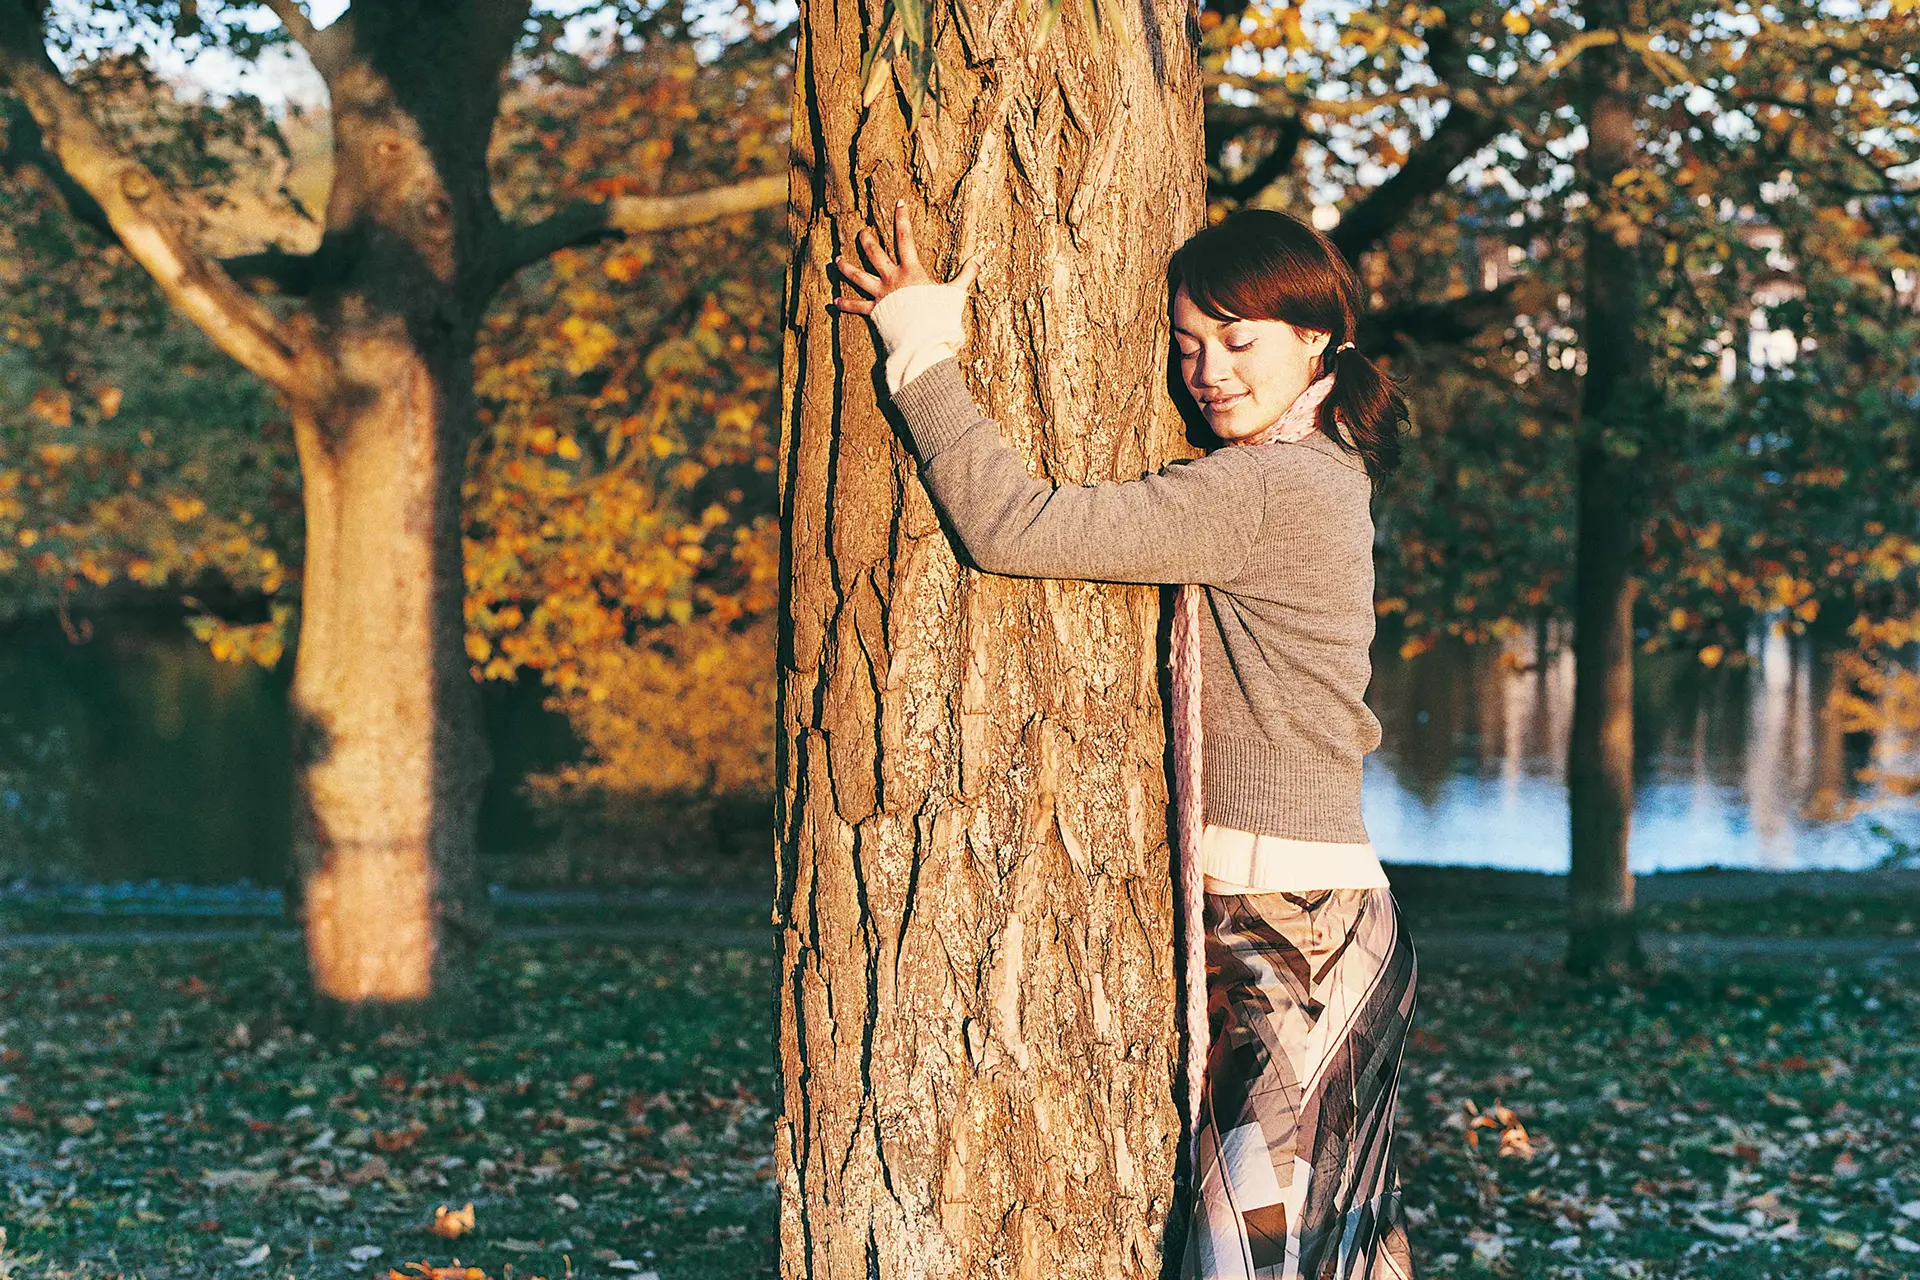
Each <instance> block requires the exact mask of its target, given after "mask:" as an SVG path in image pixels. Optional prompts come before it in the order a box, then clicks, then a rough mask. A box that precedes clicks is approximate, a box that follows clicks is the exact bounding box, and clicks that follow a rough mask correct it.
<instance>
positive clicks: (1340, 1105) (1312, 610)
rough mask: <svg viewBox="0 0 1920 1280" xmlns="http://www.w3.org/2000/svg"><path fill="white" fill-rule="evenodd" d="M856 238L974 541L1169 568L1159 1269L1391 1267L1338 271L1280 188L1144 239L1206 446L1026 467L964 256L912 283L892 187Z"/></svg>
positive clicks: (1353, 403)
mask: <svg viewBox="0 0 1920 1280" xmlns="http://www.w3.org/2000/svg"><path fill="white" fill-rule="evenodd" d="M859 242H860V247H861V249H862V251H863V252H864V253H865V254H866V256H867V258H868V261H869V262H870V263H871V265H872V267H873V270H872V271H868V270H866V269H864V268H863V267H862V266H861V265H860V264H858V263H855V262H852V261H850V260H848V259H846V258H841V259H839V260H837V262H836V265H837V266H838V267H839V269H840V271H841V273H842V274H843V275H844V277H845V278H846V280H847V281H848V283H850V284H851V285H852V286H854V288H856V289H858V290H859V291H860V292H861V293H862V294H864V295H866V296H865V297H859V296H852V295H849V296H844V297H842V298H840V299H838V300H837V301H836V303H835V304H834V305H836V306H837V307H838V308H839V309H840V310H841V311H844V312H848V313H851V314H855V315H866V316H870V317H871V318H872V320H873V322H874V324H875V326H876V327H877V328H878V329H879V332H880V336H881V339H882V341H883V342H884V344H885V347H886V352H887V359H886V365H887V368H886V375H887V388H888V390H889V392H890V393H891V394H892V396H893V399H894V403H895V404H896V405H897V406H898V408H899V410H900V412H901V414H902V416H903V417H904V418H905V420H906V424H907V429H908V432H909V434H910V435H911V436H912V440H913V446H914V449H915V452H916V453H917V454H918V455H919V458H920V462H921V472H922V475H923V477H924V478H925V481H926V484H927V488H928V490H929V492H930V493H931V494H932V495H933V498H934V501H935V502H936V503H938V504H939V506H940V507H941V509H942V510H943V511H944V512H945V513H946V515H947V517H948V520H949V522H950V523H951V525H952V527H953V528H954V530H955V531H956V533H957V535H958V537H959V539H960V541H961V542H962V544H964V546H965V549H966V551H967V554H968V555H969V556H970V557H971V559H972V560H973V562H974V563H975V564H976V565H977V566H979V568H981V569H982V570H984V571H986V572H988V573H1004V574H1014V575H1019V576H1025V577H1049V578H1080V579H1087V580H1093V581H1105V582H1152V583H1177V584H1180V585H1181V591H1180V595H1179V600H1178V606H1177V608H1178V612H1177V614H1176V617H1175V622H1174V628H1173V636H1174V643H1173V666H1174V681H1173V685H1174V703H1175V705H1174V715H1173V723H1174V739H1175V742H1174V753H1175V758H1176V760H1177V762H1178V772H1179V774H1180V777H1179V779H1178V782H1179V786H1178V787H1177V793H1178V796H1179V806H1178V808H1179V814H1180V845H1181V865H1182V878H1183V881H1184V882H1185V884H1186V887H1187V892H1186V893H1185V895H1184V899H1185V908H1186V911H1185V914H1186V919H1187V939H1188V947H1187V954H1188V956H1190V957H1191V956H1193V955H1196V954H1204V955H1205V957H1206V969H1205V975H1204V982H1205V987H1204V994H1200V995H1198V998H1196V991H1195V988H1196V986H1197V985H1198V981H1197V980H1198V978H1199V975H1198V973H1197V971H1196V970H1195V967H1194V966H1192V965H1191V964H1190V965H1189V979H1188V1008H1189V1011H1190V1016H1189V1045H1190V1051H1189V1065H1188V1077H1189V1081H1190V1083H1193V1084H1197V1083H1198V1082H1199V1081H1201V1080H1204V1093H1203V1094H1202V1095H1201V1096H1200V1097H1199V1098H1198V1100H1197V1104H1196V1105H1194V1106H1192V1107H1190V1115H1189V1119H1190V1122H1191V1124H1192V1127H1193V1135H1194V1144H1195V1145H1194V1148H1193V1152H1194V1168H1195V1171H1196V1177H1195V1189H1196V1190H1195V1194H1196V1200H1195V1203H1194V1206H1193V1208H1194V1212H1193V1215H1192V1219H1191V1221H1192V1227H1191V1229H1190V1231H1189V1233H1188V1238H1187V1245H1186V1254H1185V1258H1184V1265H1183V1274H1184V1275H1185V1276H1188V1277H1194V1278H1196V1280H1198V1278H1200V1277H1252V1276H1256V1275H1258V1276H1272V1277H1278V1278H1280V1280H1289V1278H1291V1277H1296V1276H1297V1277H1302V1278H1303V1280H1320V1277H1322V1276H1323V1275H1332V1276H1340V1277H1343V1278H1345V1277H1406V1276H1411V1275H1412V1274H1413V1268H1412V1263H1411V1260H1410V1258H1409V1256H1408V1250H1407V1240H1406V1229H1405V1226H1404V1213H1403V1210H1402V1205H1401V1200H1400V1185H1399V1170H1398V1165H1397V1162H1396V1159H1395V1155H1394V1151H1393V1146H1392V1141H1391V1139H1392V1130H1393V1116H1394V1108H1395V1103H1396V1101H1397V1086H1398V1080H1399V1070H1400V1058H1401V1053H1402V1050H1403V1047H1404V1045H1405V1041H1406V1035H1407V1028H1408V1024H1409V1021H1410V1020H1411V1018H1412V1016H1413V1008H1414V981H1415V964H1414V954H1413V947H1412V944H1411V943H1410V941H1409V940H1408V938H1407V936H1406V933H1405V931H1404V930H1403V929H1402V927H1401V923H1400V915H1399V909H1398V907H1397V906H1396V905H1395V903H1394V900H1393V894H1392V892H1391V891H1390V890H1389V888H1388V885H1387V878H1386V876H1385V875H1384V874H1383V873H1382V871H1381V868H1380V862H1379V859H1378V858H1377V857H1376V856H1375V855H1374V851H1373V847H1372V845H1371V844H1370V843H1369V842H1368V839H1367V832H1366V827H1365V826H1364V824H1363V823H1362V822H1361V818H1360V774H1361V759H1362V757H1363V756H1365V755H1366V753H1367V752H1369V751H1371V750H1373V749H1374V748H1375V747H1376V746H1378V745H1379V741H1380V726H1379V722H1378V721H1377V720H1375V719H1374V717H1373V715H1372V713H1371V712H1370V711H1369V710H1368V709H1367V707H1366V705H1365V703H1364V702H1363V701H1362V697H1363V695H1364V694H1365V692H1366V687H1367V680H1368V678H1369V675H1370V665H1369V659H1368V646H1369V644H1370V643H1371V641H1372V638H1373V559H1372V550H1373V523H1372V520H1371V517H1370V516H1369V513H1368V512H1369V500H1370V498H1371V496H1372V487H1373V480H1374V479H1376V478H1378V477H1380V476H1382V475H1385V474H1386V473H1387V472H1388V471H1390V470H1391V469H1392V468H1393V467H1394V465H1395V464H1396V463H1397V461H1398V455H1399V435H1398V432H1399V427H1400V424H1401V422H1402V421H1403V420H1404V418H1405V413H1406V410H1405V405H1404V403H1403V401H1402V400H1401V398H1400V396H1399V394H1398V393H1397V392H1396V391H1395V390H1394V388H1393V386H1392V384H1391V383H1390V382H1388V381H1387V380H1386V379H1385V378H1384V377H1382V376H1381V374H1380V373H1379V371H1378V370H1376V369H1375V368H1374V367H1373V364H1372V363H1371V362H1370V361H1369V360H1367V358H1366V357H1365V356H1363V355H1362V354H1361V353H1360V352H1359V351H1357V350H1356V349H1355V348H1354V344H1353V337H1354V331H1355V324H1356V321H1357V319H1358V314H1359V308H1360V301H1361V297H1362V295H1361V292H1360V287H1359V284H1358V282H1357V281H1356V280H1355V278H1354V275H1353V272H1352V271H1351V269H1350V268H1349V267H1348V266H1347V264H1346V262H1345V261H1344V260H1343V259H1342V258H1341V257H1340V254H1339V251H1338V250H1336V249H1335V248H1334V247H1333V245H1332V244H1331V243H1330V242H1329V241H1328V240H1327V239H1326V238H1325V237H1324V236H1322V235H1320V234H1319V233H1318V232H1316V231H1314V230H1313V229H1312V228H1310V227H1307V226H1305V225H1304V224H1302V223H1300V222H1298V221H1297V220H1295V219H1293V218H1289V217H1287V216H1285V215H1284V214H1279V213H1274V212H1271V211H1265V210H1248V211H1243V212H1240V213H1236V214H1234V215H1232V216H1230V217H1228V218H1227V219H1226V220H1224V221H1223V222H1221V223H1219V224H1217V225H1215V226H1213V227H1210V228H1208V229H1206V230H1204V231H1201V232H1199V233H1198V234H1196V235H1195V236H1194V237H1193V238H1192V239H1190V240H1189V241H1188V242H1187V243H1186V244H1185V245H1183V246H1182V247H1181V248H1180V250H1179V251H1178V252H1177V253H1176V254H1175V255H1174V259H1173V262H1172V263H1171V264H1170V265H1169V268H1168V283H1169V287H1170V288H1171V290H1172V310H1173V332H1174V340H1175V342H1176V344H1177V345H1178V347H1179V362H1180V373H1181V381H1182V383H1183V384H1184V386H1185V388H1186V390H1187V391H1188V393H1190V394H1191V395H1192V397H1193V400H1194V403H1195V404H1196V405H1197V406H1198V408H1199V410H1200V412H1201V413H1202V414H1204V415H1205V417H1206V420H1207V423H1208V425H1209V426H1210V427H1211V428H1212V429H1213V433H1214V435H1216V436H1217V437H1218V438H1219V439H1220V441H1221V442H1222V445H1223V447H1221V448H1219V449H1216V450H1214V451H1213V452H1212V453H1210V454H1208V455H1207V456H1206V457H1204V458H1200V459H1197V460H1194V461H1191V462H1187V463H1177V464H1174V465H1172V466H1169V467H1167V468H1165V469H1164V470H1162V471H1160V472H1158V473H1157V474H1154V475H1150V476H1146V477H1144V478H1142V479H1139V480H1133V481H1126V482H1120V483H1111V482H1109V483H1104V484H1095V485H1084V486H1083V485H1066V486H1059V487H1056V486H1054V485H1052V484H1050V483H1048V482H1046V481H1041V480H1034V479H1032V478H1030V477H1029V476H1028V474H1027V469H1026V463H1025V462H1024V460H1023V459H1022V458H1021V457H1020V456H1019V455H1018V454H1017V453H1015V452H1014V451H1013V450H1012V449H1011V448H1009V447H1008V446H1007V445H1005V444H1004V443H1002V441H1001V440H1000V436H999V431H998V429H997V428H996V427H995V426H994V424H993V423H992V422H990V421H988V420H987V419H985V418H983V417H982V416H981V415H980V413H979V410H978V409H977V408H976V407H975V406H974V403H973V400H972V398H971V397H970V395H969V394H968V392H967V388H966V384H965V382H964V381H963V379H962V376H961V373H960V368H959V365H958V363H957V362H956V361H955V360H954V359H953V358H952V357H953V356H954V355H955V354H956V353H957V352H958V351H959V349H960V347H961V345H962V343H963V342H964V341H965V333H964V330H963V328H962V324H961V320H962V314H963V312H964V309H965V305H966V295H967V289H968V288H969V287H970V286H971V284H972V282H973V278H974V275H975V272H976V269H977V260H976V261H972V262H969V263H967V264H966V265H965V266H964V267H963V268H962V269H961V271H960V274H959V275H958V276H957V277H956V278H955V280H954V281H953V283H952V284H947V285H942V284H938V283H936V282H935V281H934V280H933V279H932V278H931V277H930V276H928V275H927V273H926V271H925V270H924V269H923V268H922V267H921V265H920V261H919V256H918V254H917V253H916V251H915V249H914V243H913V229H912V227H911V226H910V225H909V223H908V219H907V214H906V210H905V207H904V205H902V206H900V207H898V208H896V210H895V249H896V254H895V255H889V254H888V253H887V252H886V251H885V249H884V248H883V246H882V245H881V243H880V240H879V237H878V236H876V235H875V234H874V233H873V231H872V230H871V229H868V230H863V231H862V232H861V233H860V236H859ZM896 259H897V260H896ZM1202 877H1204V882H1203V883H1204V893H1202V892H1199V890H1200V888H1201V885H1202ZM1203 899H1204V901H1203ZM1202 933H1204V941H1202V940H1201V938H1200V936H1199V935H1201V934H1202ZM1203 1008H1204V1009H1205V1011H1206V1014H1207V1018H1208V1023H1210V1026H1209V1025H1207V1024H1197V1017H1196V1015H1197V1014H1198V1012H1199V1010H1201V1009H1203ZM1196 1024H1197V1025H1196ZM1196 1033H1197V1034H1196ZM1202 1052H1204V1055H1205V1062H1204V1066H1202V1064H1201V1063H1199V1062H1198V1061H1196V1059H1197V1058H1198V1057H1199V1056H1200V1054H1201V1053H1202Z"/></svg>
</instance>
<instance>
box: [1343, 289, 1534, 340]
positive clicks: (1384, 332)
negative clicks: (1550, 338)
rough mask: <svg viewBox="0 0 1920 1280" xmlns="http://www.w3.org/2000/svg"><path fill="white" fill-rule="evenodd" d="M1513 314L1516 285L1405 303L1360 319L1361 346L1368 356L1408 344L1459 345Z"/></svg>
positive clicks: (1510, 317) (1506, 319) (1371, 313)
mask: <svg viewBox="0 0 1920 1280" xmlns="http://www.w3.org/2000/svg"><path fill="white" fill-rule="evenodd" d="M1512 317H1513V285H1512V284H1511V283H1508V284H1503V285H1501V286H1500V287H1499V288H1497V289H1488V290H1483V291H1480V292H1475V293H1468V294H1463V295H1462V296H1460V297H1458V298H1450V299H1448V300H1447V301H1445V302H1406V303H1401V304H1399V305H1398V306H1391V307H1385V308H1383V309H1381V310H1379V311H1374V312H1370V313H1368V314H1367V315H1365V316H1362V317H1361V319H1360V335H1359V343H1360V346H1361V347H1362V348H1363V349H1364V350H1365V351H1366V353H1367V354H1368V355H1369V356H1383V355H1387V356H1390V355H1395V354H1398V353H1399V352H1401V351H1404V350H1406V349H1407V348H1408V347H1410V346H1411V347H1428V346H1460V345H1462V344H1464V343H1467V342H1469V341H1471V340H1472V339H1473V338H1474V337H1476V336H1477V335H1479V334H1481V333H1484V332H1485V331H1486V330H1487V329H1488V328H1490V327H1492V326H1493V325H1496V324H1502V323H1505V322H1508V321H1510V320H1511V319H1512Z"/></svg>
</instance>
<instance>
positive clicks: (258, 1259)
mask: <svg viewBox="0 0 1920 1280" xmlns="http://www.w3.org/2000/svg"><path fill="white" fill-rule="evenodd" d="M272 1252H273V1246H272V1245H270V1244H268V1243H267V1242H266V1241H264V1240H262V1241H261V1242H260V1247H259V1248H257V1249H255V1250H253V1251H252V1252H251V1253H249V1254H247V1256H246V1257H244V1258H241V1259H240V1260H239V1261H237V1262H235V1263H234V1265H235V1266H236V1267H257V1266H259V1265H260V1264H261V1263H263V1262H265V1261H266V1260H267V1255H268V1254H270V1253H272Z"/></svg>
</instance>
